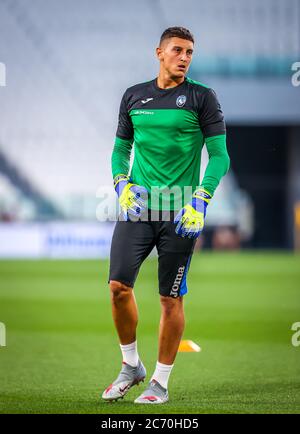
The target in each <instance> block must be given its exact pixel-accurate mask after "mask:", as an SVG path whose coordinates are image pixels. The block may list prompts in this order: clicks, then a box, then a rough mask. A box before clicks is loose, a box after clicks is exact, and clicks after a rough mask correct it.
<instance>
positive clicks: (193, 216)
mask: <svg viewBox="0 0 300 434" xmlns="http://www.w3.org/2000/svg"><path fill="white" fill-rule="evenodd" d="M210 199H211V195H210V194H209V193H208V192H207V191H206V190H204V189H203V188H199V190H196V191H195V193H194V194H193V196H192V200H191V202H189V203H188V204H187V205H185V206H184V207H183V208H182V209H181V210H180V211H179V213H178V214H177V215H176V217H175V219H174V223H177V226H176V228H175V232H176V234H178V235H180V236H182V237H188V238H193V239H194V238H198V237H199V235H200V234H201V232H202V231H203V227H204V219H205V216H206V208H207V205H208V204H209V202H210Z"/></svg>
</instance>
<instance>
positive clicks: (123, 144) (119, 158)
mask: <svg viewBox="0 0 300 434" xmlns="http://www.w3.org/2000/svg"><path fill="white" fill-rule="evenodd" d="M131 149H132V141H130V140H126V139H121V138H120V137H116V140H115V145H114V149H113V152H112V156H111V168H112V175H113V178H115V176H117V175H120V174H124V175H128V172H129V164H130V154H131Z"/></svg>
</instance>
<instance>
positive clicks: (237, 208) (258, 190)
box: [0, 0, 300, 412]
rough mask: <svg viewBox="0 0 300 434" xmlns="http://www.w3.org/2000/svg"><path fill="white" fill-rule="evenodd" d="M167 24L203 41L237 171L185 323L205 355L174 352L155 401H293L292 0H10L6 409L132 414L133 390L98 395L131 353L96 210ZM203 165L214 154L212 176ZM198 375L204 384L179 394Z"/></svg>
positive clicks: (196, 275)
mask: <svg viewBox="0 0 300 434" xmlns="http://www.w3.org/2000/svg"><path fill="white" fill-rule="evenodd" d="M172 25H182V26H185V27H187V28H189V29H190V30H191V31H192V33H193V34H194V36H195V40H196V45H195V55H194V59H193V63H192V66H191V68H190V71H189V74H188V75H189V76H190V77H191V78H193V79H195V80H199V81H201V82H203V83H206V84H207V85H209V86H210V87H212V88H214V89H215V90H216V92H217V94H218V96H219V99H220V102H221V104H222V108H223V111H224V113H225V117H226V122H227V128H228V151H229V154H230V157H231V169H230V172H229V173H228V175H227V176H226V177H225V178H224V179H223V181H222V182H221V185H220V187H219V189H218V190H217V193H216V195H215V197H214V199H213V201H212V203H211V205H210V209H209V212H208V217H207V222H206V229H205V232H204V234H203V236H202V237H201V239H200V240H199V242H198V245H197V252H196V253H195V256H194V259H193V262H192V267H191V271H190V277H189V279H190V281H189V288H190V294H188V296H187V299H186V310H187V318H188V322H187V329H186V332H185V333H186V335H187V338H190V337H193V339H194V340H195V341H196V342H197V343H199V344H200V345H201V347H203V351H202V352H201V353H199V354H197V355H196V354H194V355H193V357H194V358H191V357H190V356H191V355H185V357H188V359H186V358H185V359H184V358H182V357H183V355H181V354H180V355H178V368H177V370H175V373H174V380H173V383H172V384H173V386H172V384H171V387H172V391H173V394H174V402H173V404H170V406H169V407H166V409H165V410H160V411H162V412H163V411H166V412H168V411H170V412H180V411H181V412H184V410H185V411H187V412H188V411H194V412H216V411H222V412H229V411H233V412H239V411H245V412H259V411H266V412H279V411H280V410H281V411H286V412H295V411H299V410H300V397H299V374H300V370H299V366H300V363H299V356H300V349H297V348H295V347H293V346H292V345H291V337H292V332H291V326H292V324H293V323H295V322H297V321H300V287H299V281H300V271H299V270H300V261H299V254H298V253H297V251H298V250H299V248H300V176H299V174H300V86H299V83H300V79H299V77H298V81H297V80H296V78H295V74H296V69H295V66H293V65H295V62H300V4H299V1H298V0H287V1H281V0H263V1H258V0H253V1H252V2H248V1H246V0H240V1H237V0H227V1H226V2H225V1H222V0H211V1H209V2H205V1H202V0H201V1H194V0H187V1H186V2H184V3H183V2H182V1H178V0H173V1H172V2H171V1H169V0H165V1H162V0H161V1H159V0H152V1H150V0H140V1H135V0H128V1H127V2H126V7H125V5H124V3H123V2H120V1H116V0H113V1H110V2H104V1H96V0H89V1H87V2H84V1H80V0H72V1H71V0H62V1H58V0H53V1H51V2H46V1H40V0H39V1H38V0H28V1H26V3H25V2H24V1H21V0H2V1H1V3H0V221H1V223H0V257H1V258H2V260H1V261H0V321H1V322H3V323H4V324H5V326H6V330H7V346H6V347H1V348H0V364H2V368H1V371H0V376H1V377H2V379H1V384H3V388H2V398H3V399H2V400H1V396H0V412H1V408H2V409H3V412H5V411H13V412H15V411H21V412H29V411H32V412H41V411H49V412H53V411H56V412H59V411H63V412H72V411H75V412H76V411H82V412H89V411H96V412H108V411H115V412H121V411H125V412H126V411H128V412H134V411H137V410H136V409H134V408H133V407H132V406H131V405H130V401H129V400H127V403H125V404H123V407H122V406H119V407H114V408H113V410H112V409H111V408H109V410H108V409H107V407H105V406H103V404H101V403H99V402H98V401H97V399H98V398H97V390H98V389H99V390H100V389H101V388H103V387H105V386H106V383H107V382H110V381H111V380H112V376H113V375H115V374H116V373H117V369H118V366H117V365H118V363H117V361H119V357H120V354H119V350H118V348H117V339H116V336H115V333H114V329H113V326H112V321H111V318H110V307H109V293H108V290H107V284H106V278H107V267H108V261H107V256H108V254H109V247H110V240H111V235H112V231H113V227H114V222H113V221H102V220H103V218H102V217H103V212H104V214H105V212H106V211H107V208H106V207H102V204H103V203H104V202H103V199H104V201H105V204H106V205H107V204H109V205H110V208H109V209H110V210H111V209H112V210H114V207H115V206H116V198H115V195H114V191H113V188H112V185H111V170H110V156H111V151H112V146H113V142H114V135H115V129H116V123H117V113H118V107H119V102H120V98H121V96H122V93H123V91H124V90H125V89H126V88H127V87H129V86H130V85H132V84H135V83H137V82H143V81H147V80H150V79H152V78H154V77H155V75H156V74H157V70H158V63H157V60H156V59H155V56H154V49H155V46H156V45H157V43H158V40H159V37H160V34H161V33H162V31H163V30H164V29H165V28H166V27H168V26H172ZM299 66H300V65H299ZM299 66H298V68H299ZM293 77H294V78H293ZM206 163H207V155H206V152H204V153H203V162H202V169H201V173H202V174H203V169H204V168H205V164H206ZM113 214H114V213H113V212H110V213H109V217H110V220H113ZM198 250H199V251H198ZM24 259H26V261H24ZM72 259H73V260H72ZM75 259H76V260H75ZM83 259H85V260H84V261H83ZM100 259H101V260H100ZM155 261H156V258H155V252H154V254H153V258H149V259H148V260H147V261H146V262H145V264H144V266H143V268H142V270H141V273H140V276H139V279H138V284H137V298H138V302H139V305H140V314H141V323H140V336H141V349H142V350H143V351H144V354H145V358H146V360H147V358H148V360H149V365H150V366H151V363H152V366H154V365H153V363H154V361H155V357H156V348H157V343H156V335H155V334H156V328H157V321H158V315H159V306H158V299H157V295H156V292H157V281H156V262H155ZM149 312H153V317H151V316H150V314H149ZM112 343H113V344H112ZM83 348H84V351H85V355H82V349H83ZM104 349H105V351H104ZM87 355H88V357H87ZM255 357H256V358H255ZM112 358H113V360H116V363H112V361H111V359H112ZM187 365H188V367H189V368H190V369H186V373H185V374H183V373H182V370H180V366H181V367H182V368H183V367H186V366H187ZM151 369H152V368H149V370H151ZM100 373H102V374H103V376H102V374H101V376H100ZM202 374H203V375H202ZM189 375H190V376H189ZM195 376H196V378H197V379H198V378H199V382H200V383H201V388H199V391H198V389H197V390H195V391H194V392H195V395H194V396H192V397H191V396H190V395H185V393H186V389H187V387H186V385H187V384H188V385H189V386H190V387H191V388H192V387H193V385H194V384H195ZM21 380H22V381H21ZM297 390H298V391H297ZM201 391H204V392H201ZM131 394H132V395H131V396H133V392H131Z"/></svg>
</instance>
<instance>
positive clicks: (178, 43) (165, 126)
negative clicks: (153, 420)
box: [102, 27, 230, 404]
mask: <svg viewBox="0 0 300 434" xmlns="http://www.w3.org/2000/svg"><path fill="white" fill-rule="evenodd" d="M193 49H194V39H193V36H192V34H191V33H190V32H189V30H187V29H185V28H182V27H171V28H168V29H167V30H165V31H164V32H163V34H162V36H161V39H160V43H159V47H158V48H157V49H156V54H157V57H158V60H159V64H160V69H159V74H158V77H157V78H155V79H154V80H151V81H149V82H146V83H142V84H137V85H135V86H133V87H130V88H129V89H127V90H126V92H125V93H124V95H123V98H122V101H121V106H120V112H119V123H118V129H117V133H116V140H115V145H114V149H113V153H112V172H113V178H114V186H115V190H116V193H117V195H118V197H119V201H120V206H121V215H120V216H121V218H120V219H119V220H118V221H117V223H116V226H115V230H114V235H113V239H112V245H111V255H110V271H109V280H108V282H109V285H110V293H111V302H112V314H113V319H114V323H115V327H116V330H117V333H118V337H119V341H120V348H121V352H122V356H123V364H122V369H121V372H120V374H119V376H118V377H117V379H116V380H115V381H114V382H113V383H112V384H111V385H110V386H109V387H108V388H107V389H106V390H105V391H104V392H103V395H102V397H103V398H104V399H105V400H110V401H112V400H117V399H119V398H123V397H124V395H125V394H126V393H127V392H128V390H129V389H130V388H131V387H132V386H133V385H135V384H138V383H139V382H140V381H143V380H144V379H145V376H146V370H145V367H144V365H143V363H142V361H141V359H140V357H139V354H138V349H137V340H136V327H137V322H138V310H137V305H136V301H135V296H134V291H133V287H134V284H135V280H136V277H137V274H138V271H139V268H140V266H141V264H142V262H143V261H144V259H145V258H146V257H147V256H148V255H149V253H150V252H151V250H152V249H153V248H154V246H156V248H157V252H158V279H159V294H160V304H161V320H160V328H159V342H158V360H157V363H156V368H155V370H154V373H153V375H152V376H151V377H150V381H149V384H148V386H147V388H146V390H145V391H144V392H143V393H142V394H141V395H140V396H139V397H138V398H137V399H136V400H135V403H137V404H162V403H164V402H167V401H168V399H169V397H168V380H169V376H170V373H171V370H172V368H173V365H174V361H175V358H176V354H177V351H178V346H179V343H180V340H181V338H182V334H183V330H184V324H185V319H184V308H183V295H184V294H186V293H187V284H186V280H187V273H188V269H189V266H190V262H191V257H192V254H193V248H194V244H195V241H196V239H197V237H198V236H199V235H200V233H201V231H202V230H203V227H204V220H205V215H206V210H207V206H208V205H209V202H210V200H211V198H212V196H213V194H214V192H215V190H216V188H217V186H218V184H219V182H220V180H221V178H222V176H224V175H225V174H226V172H227V171H228V169H229V164H230V163H229V157H228V153H227V149H226V130H225V123H224V119H223V114H222V111H221V108H220V105H219V103H218V100H217V97H216V94H215V92H214V91H213V90H212V89H210V88H208V87H207V86H205V85H203V84H201V83H199V82H196V81H194V80H192V79H190V78H188V77H187V76H186V73H187V71H188V68H189V65H190V63H191V60H192V56H193ZM133 144H134V151H135V153H134V161H133V165H132V169H131V171H130V165H129V162H130V154H131V150H132V146H133ZM204 144H205V145H206V148H207V151H208V154H209V162H208V165H207V167H206V170H205V173H204V177H203V179H202V182H201V183H200V184H199V177H200V158H201V151H202V148H203V146H204Z"/></svg>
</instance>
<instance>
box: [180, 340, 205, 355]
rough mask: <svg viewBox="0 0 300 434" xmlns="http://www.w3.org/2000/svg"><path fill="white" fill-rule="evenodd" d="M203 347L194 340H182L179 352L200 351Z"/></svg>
mask: <svg viewBox="0 0 300 434" xmlns="http://www.w3.org/2000/svg"><path fill="white" fill-rule="evenodd" d="M200 351H201V348H200V347H199V345H197V344H195V342H193V341H189V340H188V341H181V342H180V345H179V348H178V352H179V353H199V352H200Z"/></svg>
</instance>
